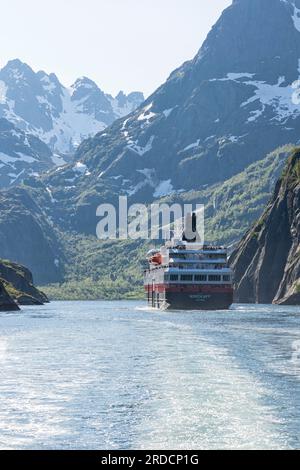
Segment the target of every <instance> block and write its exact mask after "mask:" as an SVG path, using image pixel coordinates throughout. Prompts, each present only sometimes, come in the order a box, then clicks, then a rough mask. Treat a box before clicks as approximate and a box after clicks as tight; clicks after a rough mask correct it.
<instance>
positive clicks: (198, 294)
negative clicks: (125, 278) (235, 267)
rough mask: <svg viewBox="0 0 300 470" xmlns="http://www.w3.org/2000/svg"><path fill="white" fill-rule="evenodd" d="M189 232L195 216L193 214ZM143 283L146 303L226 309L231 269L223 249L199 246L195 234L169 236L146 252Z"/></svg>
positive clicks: (229, 299)
mask: <svg viewBox="0 0 300 470" xmlns="http://www.w3.org/2000/svg"><path fill="white" fill-rule="evenodd" d="M192 217H193V233H195V226H196V215H195V214H193V215H192ZM147 262H148V264H149V268H148V269H147V270H146V271H145V273H144V285H145V291H146V295H147V299H148V304H149V306H151V307H153V308H156V309H161V310H167V309H171V310H228V309H229V308H230V306H231V305H232V303H233V272H232V270H231V268H230V267H229V265H228V258H227V249H226V248H225V247H223V246H212V245H203V243H201V242H200V241H199V240H198V237H197V236H195V237H193V238H192V239H189V237H187V236H186V233H185V231H183V233H182V237H181V239H176V238H173V239H172V240H171V241H169V242H167V243H166V244H165V245H164V246H162V247H161V248H160V249H157V250H156V249H154V250H151V251H149V252H148V254H147Z"/></svg>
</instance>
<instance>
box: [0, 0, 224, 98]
mask: <svg viewBox="0 0 300 470" xmlns="http://www.w3.org/2000/svg"><path fill="white" fill-rule="evenodd" d="M2 3H3V4H2V5H1V28H0V44H1V45H2V47H1V54H0V65H1V66H3V65H4V64H5V63H6V62H7V61H8V60H9V59H12V58H19V59H21V60H23V61H24V62H27V63H28V64H29V65H31V66H32V67H33V69H34V70H40V69H43V70H45V71H46V72H48V73H49V72H55V73H56V74H57V76H58V78H59V79H60V80H61V81H62V83H63V84H64V85H67V86H69V85H70V84H71V83H73V82H74V81H75V79H76V78H78V77H80V76H83V75H85V76H88V77H89V78H91V79H93V80H95V81H96V82H97V83H98V85H99V86H100V87H101V88H102V89H103V90H105V91H106V92H108V93H112V94H115V93H117V92H118V91H119V90H120V89H123V90H124V91H125V92H129V91H133V90H141V91H144V92H145V94H146V95H148V94H150V93H151V92H152V91H154V90H155V89H156V88H157V87H158V86H159V85H161V84H162V83H163V82H164V81H165V80H166V78H167V77H168V76H169V74H170V72H171V71H172V70H173V69H174V68H176V67H178V66H179V65H181V63H182V62H184V61H185V60H188V59H190V58H192V57H193V56H194V55H195V53H196V52H197V50H198V49H199V47H200V45H201V44H202V42H203V40H204V39H205V37H206V35H207V33H208V31H209V30H210V28H211V26H212V25H213V23H214V22H215V21H216V19H217V18H218V17H219V15H220V13H221V12H222V10H223V9H224V8H225V7H227V6H228V5H230V4H231V0H213V1H207V0H8V1H5V2H2Z"/></svg>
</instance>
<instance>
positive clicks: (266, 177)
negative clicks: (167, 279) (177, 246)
mask: <svg viewBox="0 0 300 470" xmlns="http://www.w3.org/2000/svg"><path fill="white" fill-rule="evenodd" d="M299 59H300V0H295V1H283V0H235V1H234V2H233V4H232V6H231V7H229V8H228V9H226V10H225V11H224V13H223V14H222V16H221V18H220V19H219V21H218V22H217V23H216V25H215V26H214V27H213V28H212V30H211V32H210V33H209V35H208V37H207V39H206V41H205V42H204V44H203V46H202V47H201V49H200V51H199V53H198V54H197V55H196V57H195V58H194V59H193V60H191V61H189V62H186V63H185V64H183V65H182V66H181V67H180V68H178V69H177V70H175V71H174V72H173V73H172V74H171V75H170V77H169V79H168V80H167V82H166V83H165V84H163V85H162V86H161V87H160V88H159V89H158V90H157V91H156V92H155V93H154V94H153V95H152V96H150V97H149V99H147V101H146V102H144V103H143V104H142V105H141V106H139V107H138V108H137V109H136V110H135V111H133V112H132V113H131V114H130V115H128V116H126V117H124V118H122V119H120V120H117V121H116V122H114V123H113V124H112V125H111V126H109V127H108V128H107V129H105V131H102V132H100V133H98V134H97V135H96V136H95V137H93V138H89V139H87V140H85V141H84V142H83V143H82V144H81V145H80V147H79V149H78V150H77V152H76V155H75V161H74V162H73V163H70V164H69V165H66V166H65V167H62V168H57V169H55V170H53V171H50V172H48V173H46V174H44V175H43V176H42V177H41V178H34V177H30V178H28V179H26V180H25V186H24V188H23V189H22V190H20V191H18V193H17V194H13V195H12V194H11V193H3V194H2V207H4V208H8V209H5V211H4V212H3V215H2V219H1V220H0V233H1V236H2V239H3V240H6V244H5V246H6V250H7V251H5V257H8V258H10V257H11V256H10V255H11V254H14V253H16V252H17V251H18V247H16V246H13V243H12V242H10V243H7V240H10V237H9V233H10V231H9V230H12V225H13V224H11V221H10V220H9V217H10V213H11V212H10V211H9V207H10V205H11V204H14V205H16V204H17V201H19V204H20V207H22V209H20V213H19V215H20V214H23V213H25V214H26V217H22V224H24V233H29V230H30V229H29V220H30V216H31V214H32V210H33V220H34V224H35V226H36V227H38V226H40V224H41V223H42V224H43V227H42V230H41V231H40V232H39V233H38V231H37V232H36V239H35V240H29V239H28V238H27V237H26V242H25V243H24V246H25V245H26V248H25V252H26V261H25V260H24V256H23V258H22V257H21V259H20V258H19V259H16V261H20V262H22V263H24V264H27V265H28V266H29V267H30V268H31V269H32V270H33V272H34V274H35V275H36V273H39V274H38V279H43V282H47V276H48V273H47V271H45V270H44V269H41V267H40V266H38V262H39V261H38V259H37V258H36V256H35V253H36V247H37V246H39V244H41V243H43V237H44V235H45V234H46V235H47V243H48V242H49V244H48V245H47V243H43V247H44V249H45V251H44V253H45V258H47V259H49V260H51V281H53V279H55V277H56V276H60V278H59V280H61V279H62V277H63V275H64V269H63V268H64V266H66V264H65V263H66V260H65V258H64V256H65V253H66V250H65V249H64V247H63V246H62V245H63V244H61V240H62V239H63V240H64V242H66V240H68V244H69V245H70V244H72V243H73V242H74V240H75V238H76V237H77V235H78V236H79V237H85V236H86V235H88V236H92V235H95V229H96V225H97V222H98V219H97V217H96V208H97V206H98V205H99V204H100V203H102V202H116V201H117V198H118V196H119V195H128V196H129V197H130V200H131V201H132V202H133V201H136V202H151V201H153V200H154V199H159V198H162V197H164V196H166V195H168V197H169V198H173V200H176V198H181V199H183V200H187V199H192V198H193V195H197V194H198V196H201V198H202V200H201V199H200V200H197V202H198V203H201V202H204V203H207V204H208V209H209V213H208V214H207V216H208V224H209V226H210V228H211V233H214V235H215V239H218V240H221V241H222V239H223V240H224V239H226V241H227V242H231V241H236V238H237V237H241V235H242V233H241V230H244V228H248V227H249V225H250V224H251V223H252V222H253V220H254V219H255V218H256V217H258V216H259V212H260V211H262V210H263V209H262V208H263V204H265V203H266V201H267V199H268V197H269V195H270V194H271V192H272V190H273V187H274V185H275V181H276V178H277V177H278V175H279V173H280V170H281V168H282V165H283V164H284V160H285V159H286V158H287V155H288V151H287V150H286V149H285V150H282V151H278V152H275V153H274V154H271V155H269V156H268V157H266V155H267V154H269V153H270V152H271V151H272V150H274V149H276V148H278V147H281V146H284V145H286V144H292V145H295V144H297V142H298V141H299V138H300V135H299V129H300V105H299V104H298V100H297V90H296V89H295V88H294V87H293V86H297V84H296V85H293V84H294V83H295V81H297V80H298V79H299V76H300V70H299V68H300V67H299ZM75 88H76V92H77V87H75ZM80 88H81V87H80V86H79V87H78V90H80ZM85 88H86V87H84V90H85ZM78 93H79V95H78V100H80V98H79V97H80V96H81V94H80V92H79V91H78ZM295 93H296V95H295ZM75 96H77V93H76V94H75ZM76 102H77V99H76ZM101 109H102V108H101ZM101 119H102V118H101ZM287 148H290V146H289V147H287ZM278 155H279V156H280V157H279V156H278ZM251 164H253V166H249V165H251ZM248 176H250V177H251V178H253V180H251V184H250V183H249V182H248V181H247V177H248ZM241 181H242V182H243V184H239V182H241ZM224 198H225V199H226V201H225V200H224ZM258 198H259V201H258ZM240 200H243V201H244V202H245V207H241V206H239V205H238V203H239V201H240ZM33 201H34V203H33ZM32 207H34V209H31V208H32ZM224 208H227V213H226V214H227V217H228V220H230V223H231V224H232V225H233V226H234V227H235V230H234V231H232V232H230V235H229V234H228V231H227V232H226V234H225V232H224V228H225V227H227V225H228V222H227V220H224V217H222V213H220V211H222V210H224ZM234 211H235V212H234ZM241 221H242V222H243V224H241ZM212 225H213V227H212ZM8 226H9V230H8ZM74 234H76V235H75V238H74ZM230 237H231V238H230ZM72 240H73V242H72ZM80 240H83V239H81V238H80ZM84 240H85V241H84V242H82V243H81V242H79V241H78V238H76V242H74V245H75V243H77V242H78V243H79V245H78V246H79V247H80V248H78V249H79V252H80V255H81V256H82V259H84V263H86V260H87V259H90V260H91V259H92V257H93V256H94V254H93V253H94V252H95V248H94V245H93V243H94V242H91V239H90V238H84ZM90 242H91V244H92V245H89V243H90ZM87 245H89V246H93V250H91V251H90V252H89V254H88V256H86V255H85V251H84V250H85V247H86V246H87ZM64 246H66V244H65V245H64ZM76 246H77V245H76ZM47 247H48V248H47ZM53 247H56V249H57V250H58V255H57V256H56V255H55V251H54V250H53ZM23 248H24V247H23ZM68 249H69V247H68ZM107 249H108V248H107ZM99 250H100V246H99ZM112 250H113V248H112ZM92 251H93V253H92ZM18 256H21V254H20V255H18ZM78 256H79V255H78ZM95 256H96V255H95ZM99 256H100V255H99ZM57 261H58V263H57ZM54 263H56V264H54ZM124 263H125V264H126V263H128V260H125V259H124ZM84 266H85V270H84V272H85V273H86V272H87V271H88V269H87V267H86V264H84ZM91 269H95V265H93V263H92V261H91ZM48 277H49V278H50V272H49V276H48Z"/></svg>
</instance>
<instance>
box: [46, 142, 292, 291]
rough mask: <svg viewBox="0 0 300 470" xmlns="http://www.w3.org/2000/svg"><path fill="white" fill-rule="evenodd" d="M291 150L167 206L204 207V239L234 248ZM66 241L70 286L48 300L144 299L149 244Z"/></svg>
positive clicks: (262, 204)
mask: <svg viewBox="0 0 300 470" xmlns="http://www.w3.org/2000/svg"><path fill="white" fill-rule="evenodd" d="M290 150H291V146H286V147H283V148H281V149H278V150H276V151H274V152H273V153H271V154H270V155H268V156H267V157H266V158H264V159H263V160H261V161H259V162H256V163H255V164H253V165H251V166H249V167H248V168H247V169H246V170H245V171H243V172H242V173H240V174H238V175H236V176H234V177H233V178H231V179H230V180H228V181H225V182H224V183H219V184H217V185H214V186H213V187H207V188H205V189H202V190H201V191H192V192H188V193H184V194H182V195H173V196H171V197H169V198H165V199H164V202H178V201H180V202H184V203H191V202H193V203H199V204H205V207H206V209H205V217H206V239H207V240H209V241H212V242H218V243H219V242H220V243H226V244H228V245H230V244H232V243H235V242H237V241H239V240H240V238H241V237H242V236H243V235H244V233H245V232H246V231H247V230H248V229H249V227H250V226H251V224H252V223H253V222H254V221H255V220H256V219H258V218H259V217H260V215H261V214H262V213H263V211H264V209H265V205H266V203H267V201H268V199H269V198H270V196H271V194H272V192H273V189H274V186H275V183H276V181H277V179H278V178H279V175H280V174H281V172H282V169H283V167H284V164H285V162H286V159H287V155H288V152H289V151H290ZM241 158H242V156H241ZM62 238H63V243H64V247H65V253H66V258H67V265H66V273H67V275H66V281H65V282H64V283H63V284H61V285H58V284H56V285H51V286H46V287H45V286H43V291H44V292H45V293H46V294H47V295H48V296H49V297H50V299H66V300H71V299H72V300H73V299H76V300H82V299H91V300H93V299H100V298H101V299H120V298H123V299H124V298H142V297H143V288H142V282H141V281H142V264H141V262H142V260H143V259H144V257H145V253H146V251H147V250H148V249H149V248H150V243H145V242H142V241H118V242H112V241H107V242H100V241H98V240H96V239H95V238H94V237H85V236H81V235H74V234H62Z"/></svg>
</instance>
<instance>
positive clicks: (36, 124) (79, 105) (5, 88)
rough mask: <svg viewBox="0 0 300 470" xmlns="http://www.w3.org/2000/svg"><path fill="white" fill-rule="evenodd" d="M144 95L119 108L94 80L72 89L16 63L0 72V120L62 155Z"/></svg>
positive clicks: (130, 108)
mask: <svg viewBox="0 0 300 470" xmlns="http://www.w3.org/2000/svg"><path fill="white" fill-rule="evenodd" d="M142 101H143V97H140V96H139V95H134V98H133V97H131V98H130V99H127V98H126V97H124V101H123V103H122V106H119V105H118V103H117V101H116V100H114V99H113V98H111V97H110V96H109V95H106V94H105V93H104V92H103V91H102V90H101V89H100V88H99V87H98V86H97V84H96V83H95V82H93V81H92V80H90V79H89V78H87V77H82V78H80V79H78V80H76V82H75V83H74V84H73V85H72V87H71V88H70V89H67V88H66V87H64V86H63V85H62V84H61V83H60V81H59V80H58V78H57V76H56V75H55V74H54V73H51V74H47V73H46V72H44V71H39V72H37V73H35V72H34V71H33V70H32V68H31V67H29V66H28V65H27V64H25V63H23V62H21V61H20V60H19V59H15V60H12V61H10V62H8V63H7V65H6V66H5V67H4V68H3V69H2V70H0V118H1V117H3V118H6V119H8V120H9V121H11V122H13V123H14V124H15V125H16V126H17V127H19V128H21V129H22V130H23V131H25V132H28V133H31V134H33V135H35V136H37V137H38V138H40V139H41V140H43V141H44V142H45V143H46V144H47V145H49V146H50V148H51V149H52V150H53V151H55V152H57V153H59V154H61V155H62V154H63V155H66V154H67V155H70V154H72V153H73V152H74V151H75V149H76V148H77V146H78V145H79V144H80V143H81V142H82V140H84V139H85V138H87V137H90V136H92V135H94V134H96V133H97V132H99V131H101V130H103V129H104V128H105V127H107V126H108V125H110V124H112V123H113V122H114V121H115V120H116V119H118V118H120V117H122V116H124V115H125V114H127V113H130V112H132V111H133V110H134V109H135V108H136V107H137V106H138V105H139V104H140V103H141V102H142Z"/></svg>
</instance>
